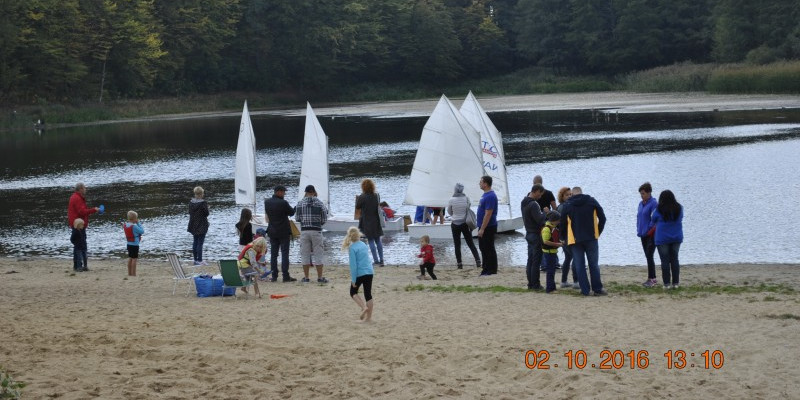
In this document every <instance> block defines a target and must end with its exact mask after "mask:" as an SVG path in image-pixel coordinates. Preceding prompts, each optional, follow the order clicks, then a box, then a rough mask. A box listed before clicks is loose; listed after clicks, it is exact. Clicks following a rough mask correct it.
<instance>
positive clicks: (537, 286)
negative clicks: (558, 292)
mask: <svg viewBox="0 0 800 400" xmlns="http://www.w3.org/2000/svg"><path fill="white" fill-rule="evenodd" d="M528 290H533V291H536V292H540V291H542V290H544V287H542V285H536V286H528Z"/></svg>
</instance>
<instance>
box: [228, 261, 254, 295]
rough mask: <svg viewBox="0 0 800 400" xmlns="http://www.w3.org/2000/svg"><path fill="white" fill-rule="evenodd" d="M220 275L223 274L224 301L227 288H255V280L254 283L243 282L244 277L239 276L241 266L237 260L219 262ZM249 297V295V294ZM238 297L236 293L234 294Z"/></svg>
mask: <svg viewBox="0 0 800 400" xmlns="http://www.w3.org/2000/svg"><path fill="white" fill-rule="evenodd" d="M219 273H220V274H222V299H223V300H224V299H225V288H229V287H232V288H246V287H248V286H253V284H254V283H255V279H254V280H252V281H243V280H242V276H241V275H239V265H238V262H237V261H236V260H219ZM248 295H249V293H248ZM233 297H234V298H235V299H238V297H236V292H234V293H233Z"/></svg>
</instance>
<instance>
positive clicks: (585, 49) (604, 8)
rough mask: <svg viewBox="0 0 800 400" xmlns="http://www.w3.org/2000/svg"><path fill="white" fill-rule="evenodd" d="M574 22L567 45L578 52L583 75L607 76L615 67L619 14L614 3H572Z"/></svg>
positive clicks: (586, 0) (583, 0)
mask: <svg viewBox="0 0 800 400" xmlns="http://www.w3.org/2000/svg"><path fill="white" fill-rule="evenodd" d="M570 6H571V8H572V18H571V19H570V28H569V30H568V33H567V37H566V40H567V43H569V44H570V45H571V46H573V47H574V48H576V49H578V54H579V55H580V62H579V64H578V65H577V67H578V68H579V70H580V71H581V72H590V73H602V72H608V66H609V65H613V64H614V60H613V57H614V56H613V55H612V49H613V46H614V28H615V26H616V23H617V15H616V10H615V9H614V7H613V2H612V1H611V0H570Z"/></svg>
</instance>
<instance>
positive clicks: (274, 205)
mask: <svg viewBox="0 0 800 400" xmlns="http://www.w3.org/2000/svg"><path fill="white" fill-rule="evenodd" d="M285 194H286V188H285V187H284V186H282V185H278V186H275V191H274V194H273V195H272V197H270V198H268V199H265V200H264V210H265V212H266V214H267V218H268V219H269V226H267V236H269V246H270V247H271V249H270V265H271V267H272V278H271V279H270V281H272V282H275V281H277V280H278V251H280V253H281V272H282V273H283V281H284V282H294V281H296V280H297V278H292V277H291V276H290V275H289V240H290V239H291V237H292V229H291V227H290V226H289V224H290V223H291V222H289V217H291V216H292V215H294V211H295V210H294V207H292V206H291V205H289V202H288V201H286V200H284V199H283V196H284V195H285Z"/></svg>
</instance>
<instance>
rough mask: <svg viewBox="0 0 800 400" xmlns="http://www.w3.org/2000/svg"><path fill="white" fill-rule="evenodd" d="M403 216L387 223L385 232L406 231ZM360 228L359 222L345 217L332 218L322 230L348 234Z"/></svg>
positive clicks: (384, 228)
mask: <svg viewBox="0 0 800 400" xmlns="http://www.w3.org/2000/svg"><path fill="white" fill-rule="evenodd" d="M403 221H404V218H403V216H398V217H395V218H393V219H390V220H388V221H386V226H384V227H383V231H384V232H403V231H404V230H405V223H404V222H403ZM351 226H355V227H358V220H357V219H353V218H344V217H330V218H328V222H326V223H325V225H322V229H324V230H326V231H328V232H347V230H348V229H349V228H350V227H351Z"/></svg>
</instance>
